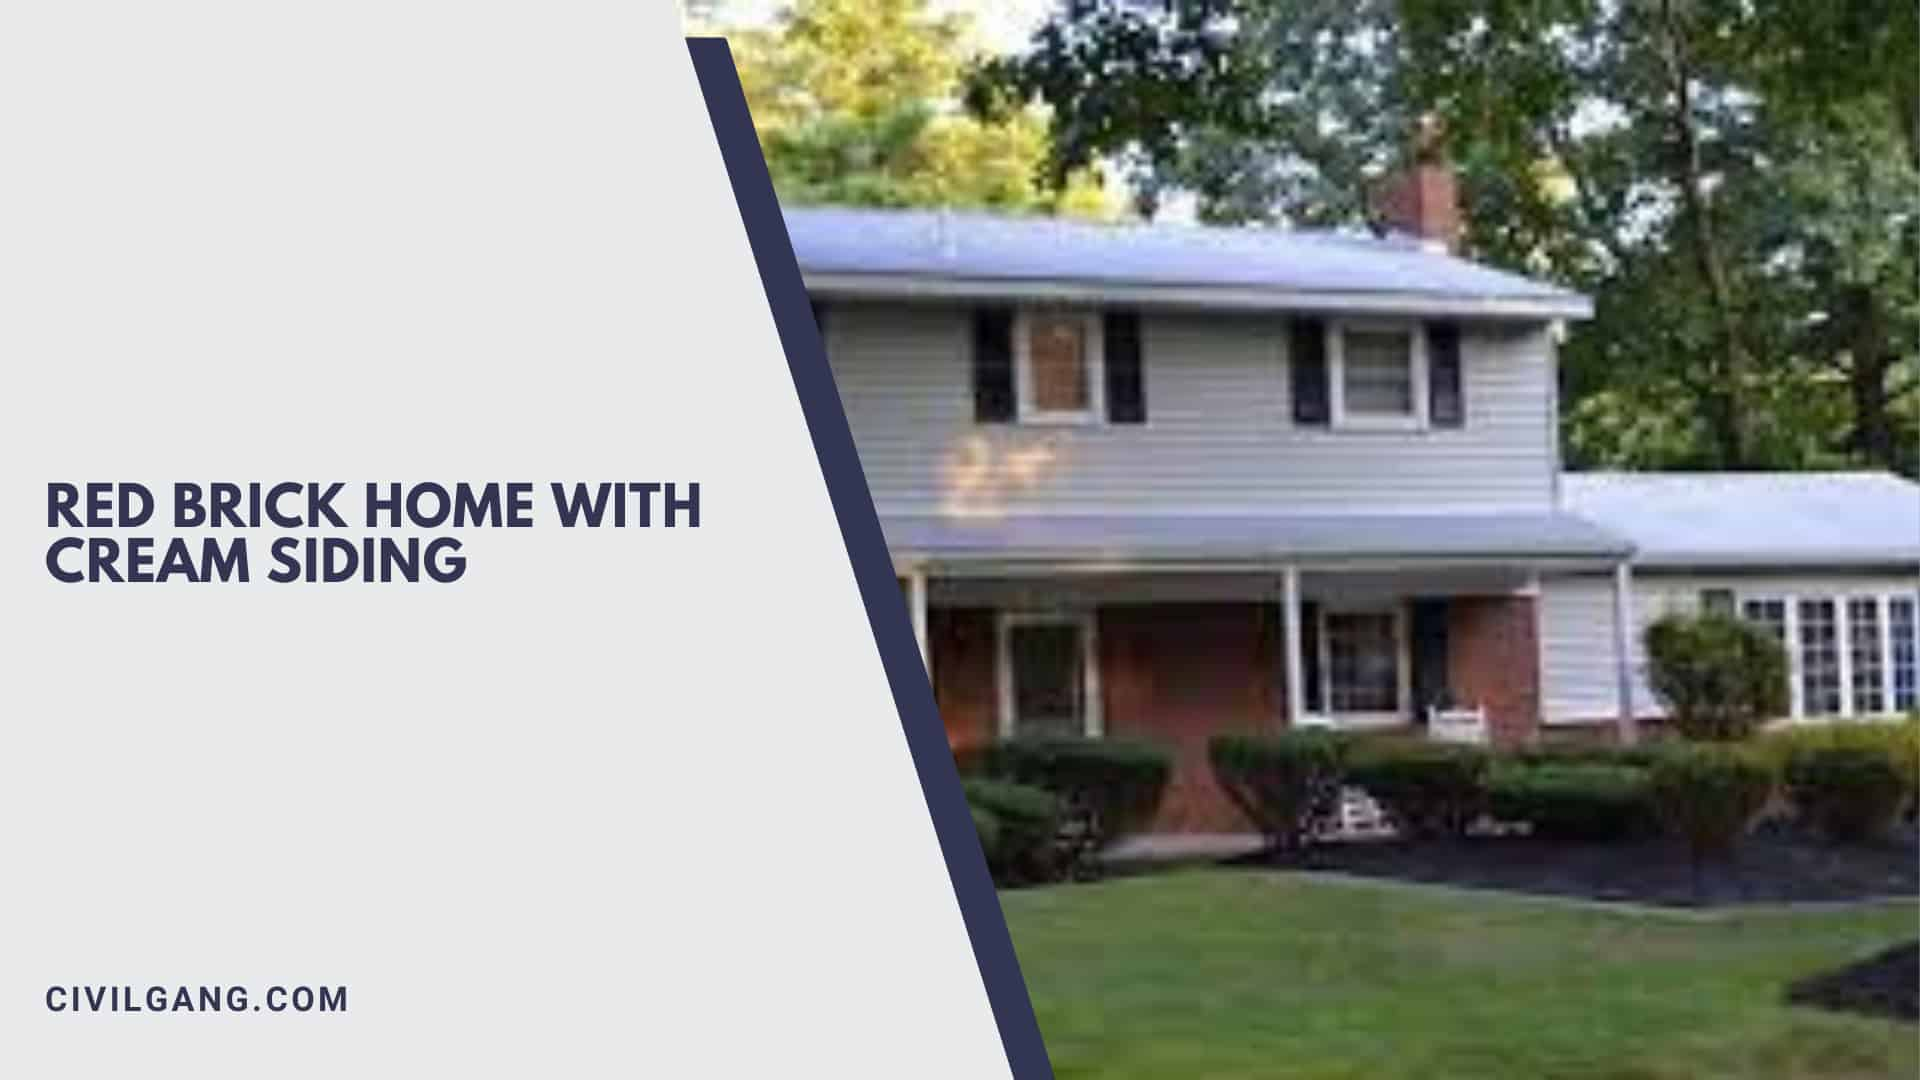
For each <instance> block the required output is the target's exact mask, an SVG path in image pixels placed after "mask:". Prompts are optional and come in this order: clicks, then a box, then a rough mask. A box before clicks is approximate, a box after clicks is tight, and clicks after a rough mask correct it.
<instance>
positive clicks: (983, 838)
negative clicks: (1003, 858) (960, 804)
mask: <svg viewBox="0 0 1920 1080" xmlns="http://www.w3.org/2000/svg"><path fill="white" fill-rule="evenodd" d="M967 813H968V814H970V815H972V817H973V832H974V835H976V836H978V837H979V838H980V853H981V854H982V855H985V856H986V857H987V867H988V868H989V869H991V868H992V867H993V866H994V864H996V863H998V862H999V861H1000V819H999V818H997V817H994V816H993V815H992V814H991V813H989V812H987V811H985V810H982V809H981V808H980V807H978V806H975V805H974V804H973V803H971V802H969V803H968V804H967Z"/></svg>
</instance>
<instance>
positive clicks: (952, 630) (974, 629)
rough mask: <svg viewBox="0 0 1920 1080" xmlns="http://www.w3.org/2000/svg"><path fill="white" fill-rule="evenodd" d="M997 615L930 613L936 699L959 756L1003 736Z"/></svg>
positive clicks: (936, 610)
mask: <svg viewBox="0 0 1920 1080" xmlns="http://www.w3.org/2000/svg"><path fill="white" fill-rule="evenodd" d="M997 648H998V643H997V642H995V640H994V615H993V611H992V610H991V609H988V608H934V609H932V610H930V611H928V612H927V651H928V652H929V653H931V654H932V661H933V662H932V665H931V666H932V667H933V697H934V701H935V703H936V704H938V705H939V706H940V720H941V722H942V723H944V724H945V725H946V728H947V745H948V746H950V747H952V748H953V750H954V752H955V753H957V754H965V752H967V751H969V750H977V749H979V748H980V747H982V746H985V745H986V744H988V743H990V742H992V741H993V739H994V737H995V736H996V735H997V734H999V719H998V715H997V714H998V710H999V707H1000V706H999V703H998V702H997V701H996V700H995V698H996V697H998V695H999V692H1000V691H999V684H998V683H996V682H995V681H994V671H993V666H994V654H995V651H996V650H997Z"/></svg>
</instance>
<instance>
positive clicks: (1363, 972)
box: [1001, 870, 1920, 1080]
mask: <svg viewBox="0 0 1920 1080" xmlns="http://www.w3.org/2000/svg"><path fill="white" fill-rule="evenodd" d="M1001 901H1002V903H1003V904H1004V905H1005V908H1006V913H1007V921H1008V923H1009V924H1010V925H1011V927H1012V930H1013V939H1014V944H1015V946H1016V948H1017V949H1018V951H1019V954H1020V965H1021V968H1022V970H1023V971H1024V973H1025V975H1026V980H1027V986H1028V987H1029V988H1030V989H1031V991H1032V994H1033V1000H1034V1006H1035V1008H1036V1010H1037V1011H1038V1013H1039V1018H1040V1028H1041V1031H1042V1032H1043V1033H1044V1034H1045V1036H1046V1042H1047V1050H1048V1052H1049V1054H1051V1056H1052V1058H1053V1064H1054V1069H1055V1070H1056V1072H1057V1073H1058V1074H1059V1075H1061V1076H1063V1077H1072V1076H1121V1077H1125V1076H1141V1077H1147V1076H1151V1077H1239V1076H1258V1077H1354V1078H1366V1080H1386V1078H1394V1077H1407V1078H1420V1080H1438V1078H1443V1077H1472V1078H1477V1080H1491V1078H1496V1077H1523V1078H1527V1080H1535V1078H1561V1077H1566V1078H1580V1080H1600V1078H1607V1080H1629V1078H1633V1080H1654V1078H1661V1080H1665V1078H1673V1080H1694V1078H1698V1077H1807V1078H1811V1077H1899V1078H1902V1080H1907V1078H1912V1077H1916V1076H1920V1045H1917V1044H1920V1033H1916V1029H1915V1028H1913V1027H1912V1026H1909V1025H1902V1024H1897V1023H1893V1022H1882V1021H1877V1020H1869V1019H1864V1018H1856V1017H1851V1016H1838V1015H1833V1014H1829V1013H1825V1012H1820V1011H1816V1010H1809V1009H1799V1008H1789V1007H1787V1006H1785V1005H1783V1004H1782V1003H1781V992H1782V988H1783V986H1784V984H1785V983H1786V982H1787V981H1788V980H1790V979H1792V978H1794V977H1797V976H1800V975H1805V974H1809V973H1812V972H1816V971H1820V970H1824V969H1826V968H1829V967H1833V966H1837V965H1839V964H1842V963H1845V962H1847V961H1850V960H1853V959H1855V958H1858V957H1861V956H1865V955H1867V954H1870V953H1872V952H1874V951H1876V950H1878V949H1879V948H1881V947H1883V946H1886V945H1889V944H1892V943H1894V942H1895V941H1898V940H1901V939H1903V938H1910V937H1912V936H1914V935H1915V933H1916V932H1917V927H1916V918H1917V910H1916V908H1915V907H1914V906H1912V905H1905V904H1899V905H1887V906H1881V907H1875V908H1871V909H1865V910H1852V911H1825V912H1814V913H1807V912H1801V913H1784V912H1754V913H1742V914H1736V915H1698V914H1685V913H1682V914H1672V915H1668V914H1640V913H1636V912H1616V911H1599V910H1593V909H1587V908H1579V907H1574V906H1570V905H1566V904H1558V903H1552V902H1539V901H1531V900H1524V899H1518V898H1509V897H1505V896H1499V895H1488V894H1467V893H1461V892H1456V891H1449V890H1438V889H1428V888H1421V887H1412V886H1397V885H1375V884H1364V883H1351V884H1349V883H1346V882H1328V881H1310V880H1305V879H1301V878H1295V877H1289V876H1283V875H1277V874H1263V873H1256V872H1239V871H1225V870H1195V871H1184V872H1173V873H1167V874H1160V875H1154V876H1145V877H1135V878H1124V879H1120V880H1115V881H1110V882H1106V883H1103V884H1098V885H1074V886H1061V887H1055V888H1047V889H1027V890H1018V891H1011V892H1006V893H1003V894H1001Z"/></svg>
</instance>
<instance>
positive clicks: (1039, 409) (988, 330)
mask: <svg viewBox="0 0 1920 1080" xmlns="http://www.w3.org/2000/svg"><path fill="white" fill-rule="evenodd" d="M1141 342H1142V334H1141V332H1140V313H1139V312H1137V311H1133V310H1131V309H1128V308H1105V309H1089V308H1066V307H1048V306H1032V307H1021V308H1014V307H1003V306H998V305H995V306H988V307H978V308H975V309H974V310H973V419H974V422H975V423H980V424H1013V423H1022V424H1087V425H1106V424H1144V423H1146V422H1147V378H1146V357H1145V352H1146V351H1145V349H1144V348H1142V345H1141Z"/></svg>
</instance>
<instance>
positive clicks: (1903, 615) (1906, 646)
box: [1887, 596, 1920, 712]
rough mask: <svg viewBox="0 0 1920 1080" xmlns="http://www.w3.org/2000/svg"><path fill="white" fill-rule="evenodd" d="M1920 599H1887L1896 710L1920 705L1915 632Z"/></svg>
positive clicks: (1918, 648)
mask: <svg viewBox="0 0 1920 1080" xmlns="http://www.w3.org/2000/svg"><path fill="white" fill-rule="evenodd" d="M1916 607H1920V599H1916V598H1915V597H1912V596H1894V597H1889V598H1888V599H1887V642H1888V648H1887V659H1888V665H1889V667H1890V669H1891V671H1890V674H1891V675H1892V678H1891V679H1889V680H1888V682H1889V683H1890V684H1891V685H1892V687H1893V708H1894V711H1895V712H1911V711H1912V710H1914V709H1916V708H1920V644H1917V643H1916V641H1915V636H1914V623H1915V621H1916V612H1915V608H1916Z"/></svg>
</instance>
